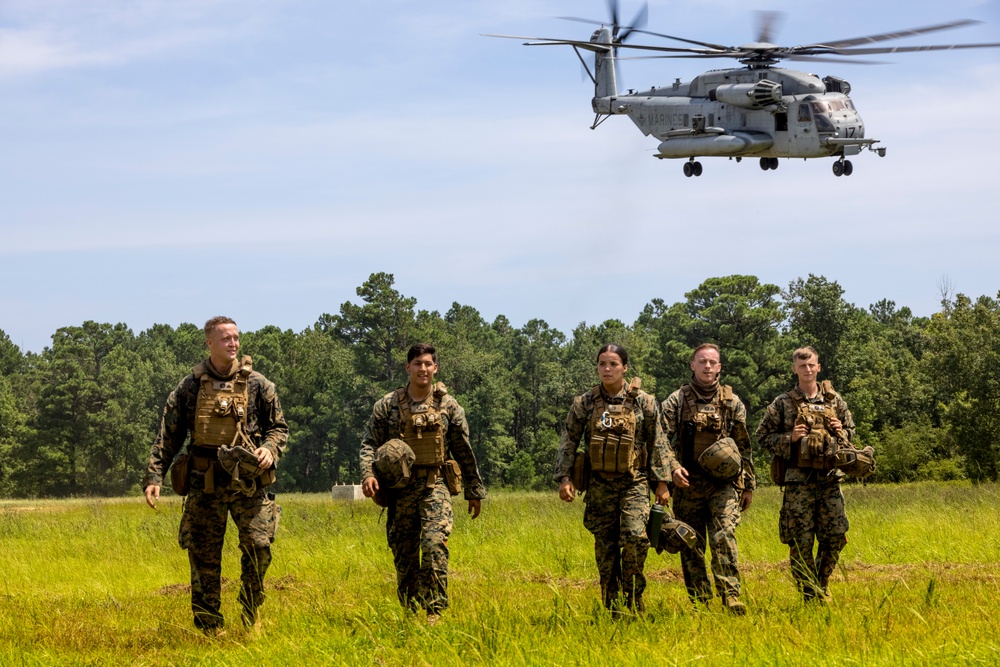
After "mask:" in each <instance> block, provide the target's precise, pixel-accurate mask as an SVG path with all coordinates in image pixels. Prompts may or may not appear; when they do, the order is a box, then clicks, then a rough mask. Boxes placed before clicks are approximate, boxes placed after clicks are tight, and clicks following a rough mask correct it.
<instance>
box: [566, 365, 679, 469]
mask: <svg viewBox="0 0 1000 667" xmlns="http://www.w3.org/2000/svg"><path fill="white" fill-rule="evenodd" d="M597 386H600V387H601V393H602V394H604V401H605V402H606V403H608V404H609V405H613V404H616V403H623V402H624V401H625V395H626V393H627V391H628V385H627V384H626V385H625V386H623V387H622V389H621V391H619V392H618V393H617V394H616V395H615V396H608V394H607V393H605V392H604V387H603V386H601V385H597ZM593 410H594V395H593V390H589V391H587V392H586V393H584V394H581V395H579V396H577V397H576V398H574V399H573V405H572V406H571V407H570V409H569V414H568V415H567V416H566V429H565V430H564V431H563V433H562V438H561V439H560V441H559V452H558V453H557V454H556V463H555V466H554V467H553V470H552V479H554V480H555V481H556V482H562V479H563V477H569V476H570V474H571V473H572V470H573V461H574V459H576V452H577V449H578V448H579V446H580V442H581V441H582V442H584V443H588V442H590V420H591V414H592V413H593ZM635 441H636V443H638V444H640V445H642V446H643V447H645V448H646V467H645V469H643V470H642V471H641V472H643V473H644V474H645V476H646V478H647V479H648V480H649V482H650V484H653V485H655V483H656V482H661V481H663V482H666V481H669V480H670V473H671V471H672V470H673V468H674V463H673V461H672V459H673V455H672V454H671V453H670V446H669V445H668V444H667V439H666V437H664V435H663V431H662V430H661V429H660V409H659V407H658V406H657V405H656V399H655V398H653V397H652V396H651V395H649V394H647V393H646V392H644V391H640V392H639V395H638V396H636V399H635ZM584 451H586V445H585V449H584Z"/></svg>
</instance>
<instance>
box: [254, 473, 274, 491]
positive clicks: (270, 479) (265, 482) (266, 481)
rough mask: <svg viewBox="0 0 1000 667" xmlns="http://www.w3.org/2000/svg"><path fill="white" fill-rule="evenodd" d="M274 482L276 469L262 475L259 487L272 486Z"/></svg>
mask: <svg viewBox="0 0 1000 667" xmlns="http://www.w3.org/2000/svg"><path fill="white" fill-rule="evenodd" d="M274 481H275V474H274V468H268V469H267V470H265V471H264V472H262V473H261V474H260V477H258V478H257V486H260V487H265V486H271V485H272V484H274Z"/></svg>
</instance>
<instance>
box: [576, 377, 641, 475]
mask: <svg viewBox="0 0 1000 667" xmlns="http://www.w3.org/2000/svg"><path fill="white" fill-rule="evenodd" d="M641 384H642V382H641V381H640V380H639V378H633V379H632V381H631V382H630V383H629V386H628V391H627V392H626V394H625V400H624V401H623V402H621V403H617V404H610V403H607V402H605V400H604V393H603V392H602V391H601V385H597V386H596V387H594V388H593V389H592V390H591V396H592V397H593V399H594V407H593V410H591V413H590V444H589V447H588V450H587V451H588V454H589V456H590V469H591V470H592V471H594V472H601V473H606V474H614V473H626V472H632V471H633V470H638V469H639V468H642V467H643V466H644V465H645V461H644V460H643V459H644V458H645V457H643V456H642V454H641V452H639V451H638V449H637V448H636V443H635V431H636V418H635V399H636V397H637V396H638V395H639V387H640V386H641Z"/></svg>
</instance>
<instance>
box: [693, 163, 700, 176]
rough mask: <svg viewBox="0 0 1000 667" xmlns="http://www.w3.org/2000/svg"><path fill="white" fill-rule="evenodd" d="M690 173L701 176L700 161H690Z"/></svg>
mask: <svg viewBox="0 0 1000 667" xmlns="http://www.w3.org/2000/svg"><path fill="white" fill-rule="evenodd" d="M691 173H692V174H694V175H695V176H701V162H692V163H691Z"/></svg>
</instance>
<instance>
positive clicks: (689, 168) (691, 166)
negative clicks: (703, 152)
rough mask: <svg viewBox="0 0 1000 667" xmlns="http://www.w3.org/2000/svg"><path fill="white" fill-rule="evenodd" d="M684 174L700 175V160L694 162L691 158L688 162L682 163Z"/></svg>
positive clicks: (690, 175)
mask: <svg viewBox="0 0 1000 667" xmlns="http://www.w3.org/2000/svg"><path fill="white" fill-rule="evenodd" d="M684 175H685V176H687V177H688V178H691V177H692V176H701V162H695V161H694V159H693V158H692V159H691V161H690V162H685V163H684Z"/></svg>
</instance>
